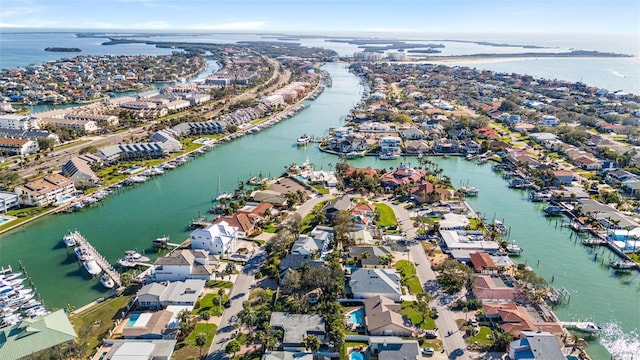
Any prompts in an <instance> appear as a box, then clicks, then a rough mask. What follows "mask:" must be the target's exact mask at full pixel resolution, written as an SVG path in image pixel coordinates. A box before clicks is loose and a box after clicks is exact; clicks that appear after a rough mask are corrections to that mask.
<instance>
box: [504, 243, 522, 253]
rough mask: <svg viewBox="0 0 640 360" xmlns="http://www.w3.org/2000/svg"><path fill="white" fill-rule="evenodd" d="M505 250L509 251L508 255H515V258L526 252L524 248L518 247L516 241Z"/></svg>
mask: <svg viewBox="0 0 640 360" xmlns="http://www.w3.org/2000/svg"><path fill="white" fill-rule="evenodd" d="M505 250H506V251H507V254H509V255H514V256H517V255H520V254H522V252H523V251H524V250H522V248H521V247H520V246H518V245H517V244H516V242H515V241H513V242H512V243H511V244H509V245H507V247H506V249H505Z"/></svg>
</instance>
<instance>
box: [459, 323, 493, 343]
mask: <svg viewBox="0 0 640 360" xmlns="http://www.w3.org/2000/svg"><path fill="white" fill-rule="evenodd" d="M489 334H491V329H489V328H488V327H486V326H480V331H479V332H478V333H477V334H476V335H475V336H474V337H470V338H466V339H465V341H466V343H467V344H475V343H476V342H477V343H478V344H482V345H489V344H491V340H490V339H489V337H488V335H489Z"/></svg>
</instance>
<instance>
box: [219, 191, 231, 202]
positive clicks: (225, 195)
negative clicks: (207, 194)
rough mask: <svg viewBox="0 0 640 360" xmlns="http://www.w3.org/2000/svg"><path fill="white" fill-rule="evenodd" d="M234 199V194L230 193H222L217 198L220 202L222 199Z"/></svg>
mask: <svg viewBox="0 0 640 360" xmlns="http://www.w3.org/2000/svg"><path fill="white" fill-rule="evenodd" d="M232 197H233V194H232V193H228V192H224V191H223V192H221V193H219V194H218V196H216V200H217V201H220V200H222V199H231V198H232Z"/></svg>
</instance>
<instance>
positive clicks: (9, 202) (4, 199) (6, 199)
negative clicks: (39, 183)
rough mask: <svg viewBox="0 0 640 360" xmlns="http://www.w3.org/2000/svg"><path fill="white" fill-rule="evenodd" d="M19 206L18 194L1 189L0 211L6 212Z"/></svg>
mask: <svg viewBox="0 0 640 360" xmlns="http://www.w3.org/2000/svg"><path fill="white" fill-rule="evenodd" d="M18 207H20V198H19V197H18V194H16V193H12V192H9V191H2V190H0V212H2V213H5V214H6V213H7V211H9V210H11V209H14V208H18Z"/></svg>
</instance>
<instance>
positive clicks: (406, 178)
mask: <svg viewBox="0 0 640 360" xmlns="http://www.w3.org/2000/svg"><path fill="white" fill-rule="evenodd" d="M424 177H425V172H424V171H422V170H416V169H414V168H411V167H408V166H407V165H406V164H400V166H398V167H397V168H396V170H395V171H393V172H388V173H384V174H383V175H382V176H380V184H381V185H382V187H384V188H385V189H389V190H391V189H395V188H398V187H401V186H403V185H413V184H418V183H420V182H421V181H422V179H424Z"/></svg>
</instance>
